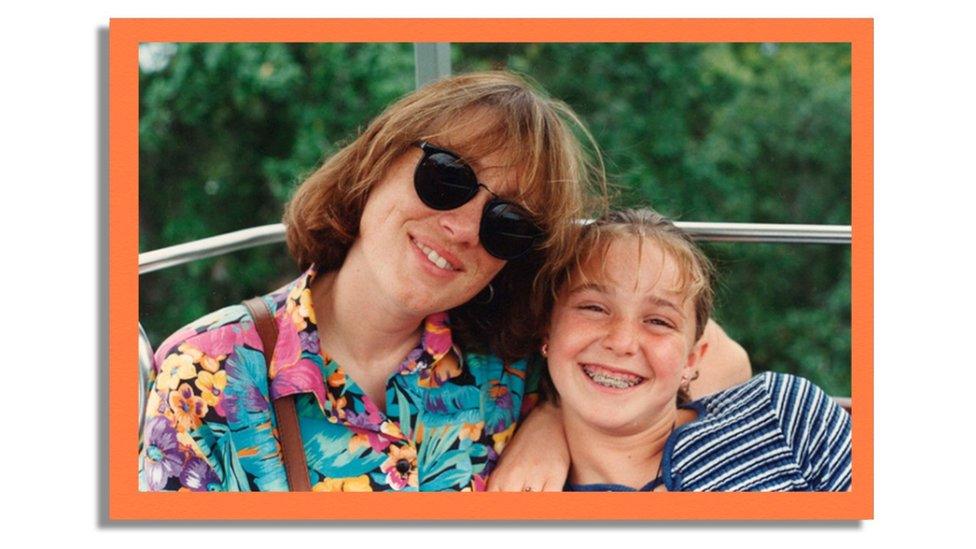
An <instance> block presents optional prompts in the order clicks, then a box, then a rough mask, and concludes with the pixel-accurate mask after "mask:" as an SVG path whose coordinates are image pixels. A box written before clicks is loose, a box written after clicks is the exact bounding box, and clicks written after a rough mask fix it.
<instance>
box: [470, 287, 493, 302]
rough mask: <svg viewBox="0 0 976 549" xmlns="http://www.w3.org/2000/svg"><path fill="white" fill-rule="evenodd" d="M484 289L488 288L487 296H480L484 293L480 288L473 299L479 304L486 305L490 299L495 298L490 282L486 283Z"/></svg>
mask: <svg viewBox="0 0 976 549" xmlns="http://www.w3.org/2000/svg"><path fill="white" fill-rule="evenodd" d="M485 289H486V290H488V297H487V298H485V297H482V295H483V294H484V293H485V290H481V292H479V293H478V296H477V298H476V299H475V301H476V302H477V303H479V304H481V305H487V304H489V303H491V300H492V299H495V287H494V286H492V285H491V282H489V283H488V286H487V287H486V288H485Z"/></svg>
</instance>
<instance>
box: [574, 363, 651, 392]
mask: <svg viewBox="0 0 976 549" xmlns="http://www.w3.org/2000/svg"><path fill="white" fill-rule="evenodd" d="M583 372H584V373H586V375H587V376H589V378H590V379H592V380H593V381H595V382H596V383H597V384H599V385H603V386H604V387H612V388H614V389H627V388H629V387H633V386H634V385H638V384H640V383H641V382H643V381H644V378H642V377H640V376H632V375H629V374H622V375H619V376H615V375H611V374H609V373H607V372H606V371H604V370H602V369H601V370H596V369H594V368H591V367H589V366H583Z"/></svg>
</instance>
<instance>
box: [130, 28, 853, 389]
mask: <svg viewBox="0 0 976 549" xmlns="http://www.w3.org/2000/svg"><path fill="white" fill-rule="evenodd" d="M451 48H452V52H451V55H452V69H453V72H454V73H459V72H467V71H473V70H484V69H500V68H509V69H512V70H515V71H518V72H521V73H523V74H526V75H529V76H531V77H532V78H533V79H535V80H536V81H537V82H538V83H540V84H541V85H542V86H543V87H544V88H545V89H546V90H548V91H549V93H550V94H551V95H553V96H554V97H557V98H559V99H562V100H563V101H565V102H567V103H568V104H569V105H570V106H571V107H573V108H574V109H575V110H576V111H577V113H579V114H580V115H581V117H582V118H583V120H584V121H585V122H586V124H587V125H588V127H589V128H590V130H591V131H592V132H593V134H594V136H595V137H596V140H597V141H598V143H599V144H600V146H601V147H602V149H603V153H604V155H605V159H606V161H607V168H608V175H609V176H610V178H611V180H612V181H613V182H615V183H616V184H618V185H619V186H620V187H621V189H622V194H621V197H620V200H619V201H618V202H619V203H620V204H621V205H629V204H650V205H652V206H653V207H654V208H656V209H657V210H659V211H661V212H662V213H665V214H667V215H669V216H672V217H674V218H676V219H679V220H685V221H729V222H756V223H812V224H844V225H846V224H850V203H851V201H850V172H851V164H850V160H851V159H850V156H851V149H850V141H851V139H850V138H851V134H850V127H851V123H850V89H851V86H850V66H851V65H850V47H849V45H847V44H772V43H765V44H453V45H452V46H451ZM413 55H414V54H413V45H412V44H143V45H142V46H141V47H140V80H139V87H140V126H139V177H140V181H139V216H140V217H139V250H140V252H144V251H149V250H154V249H157V248H161V247H164V246H169V245H173V244H179V243H182V242H187V241H191V240H195V239H199V238H203V237H207V236H213V235H217V234H221V233H225V232H228V231H233V230H237V229H243V228H247V227H252V226H256V225H264V224H270V223H277V222H279V221H280V219H281V213H282V207H283V204H284V203H285V202H286V201H287V199H288V197H289V196H290V194H291V193H292V191H293V190H294V188H295V187H296V185H297V184H298V183H299V182H301V180H302V179H303V176H304V175H306V174H308V173H309V172H310V171H312V170H313V169H314V168H315V167H316V166H318V165H319V164H321V162H322V161H323V159H324V158H326V157H328V156H329V155H331V154H332V153H334V152H335V151H336V150H338V148H339V147H340V146H341V145H342V144H344V143H346V142H348V141H349V140H351V139H352V138H353V137H354V136H355V135H356V132H357V131H359V130H361V129H363V128H364V126H365V125H366V124H367V123H368V122H369V120H370V119H372V118H373V117H374V116H375V115H376V114H378V113H379V112H380V111H381V110H382V109H383V108H384V107H385V106H387V105H388V104H389V103H391V102H393V101H394V100H396V99H397V98H399V97H401V96H402V95H404V94H406V93H409V92H410V91H412V90H413V89H414V86H415V83H414V57H413ZM704 247H705V248H706V251H707V252H708V254H709V255H710V256H711V257H712V258H713V259H714V260H715V262H716V264H717V267H718V269H719V288H718V300H717V310H716V315H715V316H716V318H717V319H718V321H719V323H720V324H722V326H723V327H725V329H726V330H727V331H728V333H729V335H731V336H732V337H733V338H734V339H736V340H737V341H739V342H740V343H741V344H742V345H743V347H745V348H746V350H747V351H748V352H749V355H750V358H751V359H752V362H753V367H754V369H755V370H756V371H757V372H758V371H762V370H776V371H782V372H792V373H797V374H800V375H803V376H805V377H808V378H810V379H812V380H813V381H815V382H816V383H817V384H819V385H820V386H822V387H824V388H825V389H826V390H827V391H828V392H829V393H831V394H834V395H849V394H850V349H851V339H850V333H851V332H850V269H851V256H850V247H849V246H839V245H809V244H806V245H804V244H748V243H736V244H706V245H705V246H704ZM296 275H297V270H296V267H295V265H294V264H293V262H292V261H291V260H290V258H289V257H288V255H287V252H286V250H285V246H284V245H283V244H282V245H269V246H262V247H258V248H254V249H251V250H245V251H240V252H235V253H232V254H228V255H225V256H222V257H219V258H214V259H208V260H202V261H197V262H194V263H191V264H188V265H183V266H179V267H173V268H169V269H165V270H162V271H157V272H154V273H149V274H146V275H143V276H142V277H140V289H139V300H140V301H139V317H140V322H141V323H142V325H143V327H144V328H145V329H146V331H147V333H148V335H149V338H150V340H151V341H152V342H153V344H159V343H160V342H161V341H162V339H163V338H165V337H166V336H167V335H168V334H169V333H171V332H173V331H175V330H176V329H178V328H180V327H181V326H183V325H184V324H186V323H187V322H190V321H192V320H194V319H195V318H197V317H200V316H202V315H204V314H206V313H207V312H209V311H212V310H215V309H217V308H220V307H223V306H225V305H228V304H231V303H235V302H239V301H241V300H242V299H244V298H247V297H250V296H253V295H257V294H261V293H265V292H267V291H269V290H271V289H273V288H276V287H278V286H280V285H282V284H285V283H287V282H289V281H290V280H292V279H293V278H294V277H295V276H296Z"/></svg>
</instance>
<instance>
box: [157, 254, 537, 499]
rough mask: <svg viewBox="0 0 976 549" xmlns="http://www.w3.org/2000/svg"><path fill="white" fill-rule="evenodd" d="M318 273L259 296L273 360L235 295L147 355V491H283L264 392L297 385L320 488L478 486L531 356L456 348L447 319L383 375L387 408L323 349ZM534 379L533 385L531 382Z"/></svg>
mask: <svg viewBox="0 0 976 549" xmlns="http://www.w3.org/2000/svg"><path fill="white" fill-rule="evenodd" d="M314 277H315V269H314V267H313V268H312V269H309V270H308V271H307V272H305V273H304V274H303V275H302V276H301V277H299V278H298V279H297V280H296V281H294V282H292V283H291V284H289V285H287V286H285V287H284V288H282V289H280V290H278V291H276V292H273V293H271V294H269V295H266V296H264V297H263V299H264V301H265V302H266V303H267V304H268V305H269V307H270V310H271V311H273V316H274V319H275V322H276V324H277V328H278V341H277V343H276V345H275V349H274V355H273V358H272V361H271V364H270V366H269V365H267V364H266V361H265V357H264V353H263V347H262V344H261V339H260V337H259V336H258V333H257V331H256V329H255V326H254V323H253V321H252V319H251V317H250V315H249V314H248V313H247V310H246V309H245V307H244V306H243V305H235V306H231V307H227V308H225V309H222V310H220V311H217V312H215V313H213V314H211V315H208V316H206V317H204V318H202V319H200V320H198V321H196V322H194V323H192V324H190V325H189V326H187V327H185V328H183V329H181V330H179V331H178V332H177V333H175V334H173V335H172V336H170V337H169V338H168V339H167V340H166V341H165V342H164V343H163V344H162V345H161V346H160V347H159V349H158V351H157V353H156V355H155V366H156V368H155V377H154V379H153V381H152V386H151V388H150V392H149V395H148V400H147V410H146V419H145V423H144V425H143V434H142V441H141V443H140V452H139V480H140V488H141V489H143V490H152V491H156V490H193V491H286V490H288V483H287V480H286V477H285V469H284V463H283V461H282V455H281V447H280V444H279V438H278V432H277V422H276V419H275V416H274V408H273V406H272V403H271V399H274V398H278V397H282V396H287V395H296V402H295V404H296V409H297V414H298V418H299V424H300V429H301V434H302V440H303V442H304V447H305V454H306V460H307V465H308V473H309V479H310V481H311V483H312V489H313V490H315V491H356V492H362V491H381V490H398V491H437V490H454V491H468V490H484V488H485V484H486V480H487V477H488V474H489V473H490V472H491V469H492V467H493V466H494V464H495V463H496V461H497V459H498V456H499V454H500V453H501V451H502V449H503V448H504V447H505V444H506V442H507V441H508V440H509V438H510V437H511V436H512V433H513V432H514V430H515V427H516V422H517V420H518V418H519V417H520V415H521V414H523V413H525V412H526V411H527V410H528V408H530V407H531V406H532V404H533V403H534V401H535V398H536V394H535V391H534V390H533V391H532V392H531V393H530V394H528V395H526V381H527V380H526V373H527V369H528V367H527V362H526V361H525V360H522V361H517V362H514V363H508V364H507V363H504V362H503V361H502V360H500V359H499V358H497V357H495V356H492V355H484V354H461V353H460V352H458V350H457V348H456V347H455V346H454V345H453V344H452V340H451V330H450V325H449V319H448V315H447V314H446V313H438V314H434V315H431V316H430V317H428V318H427V319H426V320H425V322H424V326H423V330H422V335H421V337H420V341H419V344H418V345H417V347H416V348H415V349H414V350H413V351H411V352H410V353H409V354H408V355H407V357H406V358H405V359H404V360H403V362H402V363H401V364H399V365H398V366H397V367H396V368H395V371H394V372H393V374H391V375H390V377H389V378H388V380H387V384H386V395H385V396H386V412H385V413H383V412H381V411H380V409H379V408H378V407H377V406H376V404H375V403H373V402H371V401H370V399H369V398H368V397H367V396H366V395H365V394H364V393H363V391H362V390H361V389H360V387H359V386H358V385H357V384H356V382H355V381H354V380H352V379H350V378H349V377H348V376H346V375H345V373H344V372H343V369H342V367H341V366H340V365H339V364H337V363H336V362H335V361H334V360H331V359H330V358H329V357H328V356H327V355H326V354H324V353H323V350H322V346H321V345H320V342H319V338H318V331H317V329H316V318H315V313H314V310H313V307H312V298H311V291H310V285H311V283H312V280H313V279H314ZM533 385H534V382H533Z"/></svg>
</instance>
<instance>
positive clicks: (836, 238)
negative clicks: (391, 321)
mask: <svg viewBox="0 0 976 549" xmlns="http://www.w3.org/2000/svg"><path fill="white" fill-rule="evenodd" d="M677 225H678V227H680V228H681V229H683V230H685V231H687V232H688V233H689V234H690V235H691V236H692V237H693V238H695V239H696V240H702V241H708V242H760V243H762V242H767V243H790V244H850V243H851V226H850V225H789V224H773V223H703V222H698V221H685V222H680V221H679V222H678V223H677ZM284 240H285V226H284V225H282V224H281V223H276V224H274V225H263V226H260V227H251V228H250V229H243V230H240V231H234V232H230V233H226V234H222V235H217V236H211V237H208V238H201V239H200V240H194V241H193V242H187V243H184V244H177V245H175V246H169V247H167V248H160V249H158V250H153V251H151V252H143V253H141V254H139V274H140V275H142V274H146V273H151V272H153V271H158V270H160V269H165V268H167V267H174V266H176V265H182V264H184V263H189V262H191V261H196V260H198V259H206V258H208V257H214V256H218V255H223V254H226V253H230V252H234V251H237V250H244V249H247V248H253V247H255V246H260V245H263V244H274V243H278V242H284Z"/></svg>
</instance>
